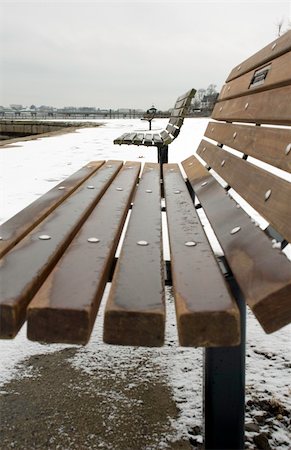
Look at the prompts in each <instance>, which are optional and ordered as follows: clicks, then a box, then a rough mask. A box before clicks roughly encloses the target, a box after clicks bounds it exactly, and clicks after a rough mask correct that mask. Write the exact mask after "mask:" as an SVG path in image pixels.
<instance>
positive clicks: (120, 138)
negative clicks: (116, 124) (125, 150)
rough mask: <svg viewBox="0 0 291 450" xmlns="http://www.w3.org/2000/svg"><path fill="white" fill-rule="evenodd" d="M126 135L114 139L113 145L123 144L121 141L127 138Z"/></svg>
mask: <svg viewBox="0 0 291 450" xmlns="http://www.w3.org/2000/svg"><path fill="white" fill-rule="evenodd" d="M127 135H128V133H123V134H122V135H121V136H119V137H118V138H116V139H114V141H113V143H114V144H119V145H121V144H123V139H124V138H125V136H127Z"/></svg>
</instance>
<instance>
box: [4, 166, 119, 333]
mask: <svg viewBox="0 0 291 450" xmlns="http://www.w3.org/2000/svg"><path fill="white" fill-rule="evenodd" d="M121 166H122V162H119V161H109V162H108V163H107V164H104V165H103V166H102V167H101V168H100V169H99V170H98V171H97V173H95V174H94V175H92V176H91V177H90V178H88V180H87V183H86V185H82V186H81V187H80V188H79V189H78V190H77V191H75V192H74V193H73V194H72V195H71V196H70V197H69V198H67V199H66V200H65V201H64V202H63V203H61V205H59V206H58V207H57V208H56V209H55V210H54V211H53V212H52V213H51V214H50V215H49V217H47V218H46V219H44V221H43V222H41V223H40V224H39V225H38V226H37V227H35V228H34V229H33V230H32V231H31V232H30V234H28V235H27V236H25V237H24V239H22V241H20V242H19V243H18V244H17V245H16V246H15V247H14V248H13V249H11V250H10V252H9V253H7V254H6V255H5V256H4V257H3V259H2V261H1V265H2V267H1V272H0V285H1V298H0V322H1V329H0V337H3V338H11V337H14V336H15V335H16V333H17V332H18V330H19V329H20V327H21V325H22V324H23V322H24V319H25V312H26V307H27V305H28V303H29V302H30V300H31V299H32V297H33V295H34V294H35V293H36V291H37V290H38V289H39V287H40V286H41V284H42V283H43V281H44V280H45V278H46V277H47V275H48V274H49V272H50V271H51V270H52V268H53V266H54V265H55V264H56V262H57V261H58V259H59V258H60V256H61V255H62V253H63V252H64V251H65V249H66V247H67V246H68V245H69V243H70V241H71V240H72V239H73V237H74V236H75V234H76V233H77V231H78V230H79V229H80V227H81V225H82V223H83V222H84V220H85V219H86V218H87V217H88V215H89V214H90V213H91V211H92V210H93V208H94V206H95V205H96V204H97V202H98V201H99V199H100V198H101V196H102V195H103V193H104V192H105V190H106V189H107V187H108V185H109V184H110V182H111V180H112V179H113V178H114V177H115V176H116V174H117V172H118V171H119V170H120V168H121ZM88 186H89V188H88ZM91 187H94V188H93V189H92V188H91ZM39 236H50V237H51V238H50V239H48V240H40V239H39ZM15 274H17V276H15Z"/></svg>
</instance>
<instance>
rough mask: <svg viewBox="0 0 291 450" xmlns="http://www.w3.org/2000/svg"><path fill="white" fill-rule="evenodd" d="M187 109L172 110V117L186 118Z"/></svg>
mask: <svg viewBox="0 0 291 450" xmlns="http://www.w3.org/2000/svg"><path fill="white" fill-rule="evenodd" d="M185 112H186V110H185V108H178V109H172V111H171V117H185Z"/></svg>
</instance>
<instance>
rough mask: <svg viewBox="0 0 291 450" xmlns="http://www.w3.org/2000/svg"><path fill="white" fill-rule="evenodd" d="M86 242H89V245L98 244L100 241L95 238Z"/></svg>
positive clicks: (90, 238)
mask: <svg viewBox="0 0 291 450" xmlns="http://www.w3.org/2000/svg"><path fill="white" fill-rule="evenodd" d="M87 241H88V242H90V244H97V243H98V242H100V239H98V238H97V237H89V238H88V239H87Z"/></svg>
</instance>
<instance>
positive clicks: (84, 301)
mask: <svg viewBox="0 0 291 450" xmlns="http://www.w3.org/2000/svg"><path fill="white" fill-rule="evenodd" d="M139 171H140V163H136V162H128V163H126V164H125V165H124V166H123V168H122V169H121V171H120V172H119V173H118V175H117V176H116V178H115V179H114V180H113V182H112V184H111V185H110V186H109V188H108V189H107V191H106V192H105V194H104V195H103V197H102V199H101V200H100V202H99V203H98V204H97V206H96V208H95V209H94V211H93V212H92V213H91V215H90V216H89V218H88V219H87V221H86V222H85V223H84V225H83V226H82V228H81V230H80V231H79V232H78V234H77V235H76V237H75V238H74V240H73V241H72V243H71V244H70V246H69V247H68V249H67V250H66V252H65V254H64V255H63V257H62V258H61V259H60V261H59V262H58V264H57V265H56V267H55V268H54V270H53V271H52V272H51V274H50V275H49V277H48V278H47V279H46V281H45V282H44V284H43V285H42V287H41V288H40V290H39V291H38V292H37V294H36V296H35V297H34V299H33V300H32V302H31V303H30V305H29V308H28V328H27V333H28V338H29V339H31V340H36V341H42V342H48V343H50V342H63V343H71V344H86V343H87V342H88V340H89V338H90V335H91V331H92V328H93V325H94V321H95V318H96V314H97V312H98V309H99V305H100V301H101V298H102V295H103V291H104V287H105V284H106V282H107V280H108V275H109V272H110V269H111V266H112V262H113V259H114V255H115V251H116V248H117V245H118V241H119V238H120V234H121V230H122V227H123V224H124V221H125V218H126V215H127V212H128V208H129V206H130V202H131V198H132V194H133V189H134V188H135V186H136V181H137V177H138V174H139ZM121 189H122V190H121ZM101 218H102V219H101ZM92 236H95V237H98V239H100V242H98V243H95V244H94V243H89V242H88V241H87V239H88V238H90V237H92ZM80 261H82V263H81V264H80ZM73 274H76V275H75V276H74V275H73ZM68 280H69V281H68Z"/></svg>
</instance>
